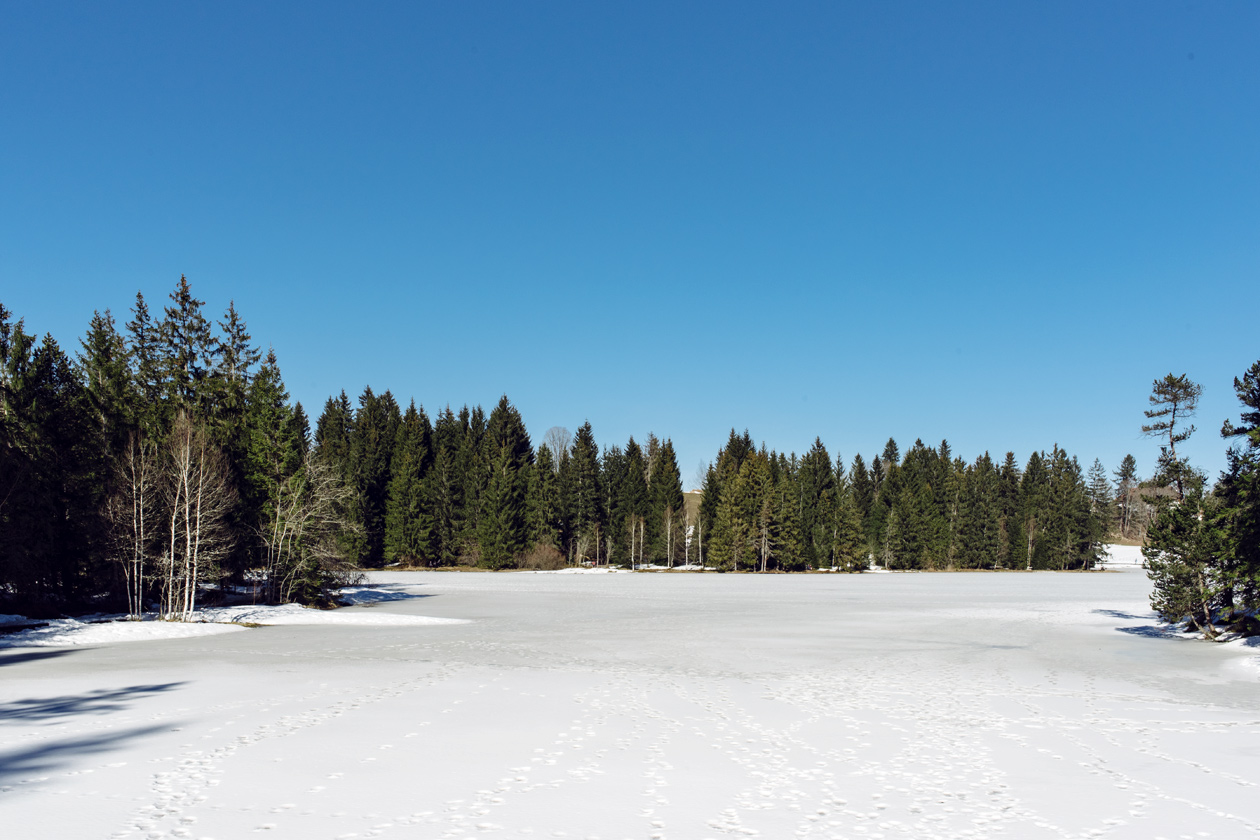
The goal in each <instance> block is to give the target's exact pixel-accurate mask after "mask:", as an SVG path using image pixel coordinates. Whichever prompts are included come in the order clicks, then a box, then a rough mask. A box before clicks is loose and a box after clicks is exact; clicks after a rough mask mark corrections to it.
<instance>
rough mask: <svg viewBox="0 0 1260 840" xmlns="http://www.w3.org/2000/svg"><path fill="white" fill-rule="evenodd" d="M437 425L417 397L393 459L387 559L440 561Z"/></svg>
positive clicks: (424, 562)
mask: <svg viewBox="0 0 1260 840" xmlns="http://www.w3.org/2000/svg"><path fill="white" fill-rule="evenodd" d="M432 467H433V428H432V426H431V425H430V424H429V417H428V415H426V414H425V413H424V410H423V409H419V410H417V409H416V403H415V400H412V401H411V404H410V405H408V406H407V411H406V412H405V413H404V414H403V418H402V422H401V423H400V424H399V426H398V435H397V438H396V439H395V441H394V455H393V459H392V461H391V462H390V479H389V491H388V494H387V496H386V501H385V560H386V561H387V562H390V563H405V564H407V565H413V566H431V565H435V564H436V563H437V562H438V551H437V528H436V522H435V517H434V515H433V506H432V502H431V500H430V497H429V493H428V483H427V480H428V476H429V472H430V470H431V469H432Z"/></svg>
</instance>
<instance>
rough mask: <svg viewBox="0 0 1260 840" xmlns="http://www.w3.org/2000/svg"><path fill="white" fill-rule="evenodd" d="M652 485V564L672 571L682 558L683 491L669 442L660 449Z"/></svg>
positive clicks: (670, 442)
mask: <svg viewBox="0 0 1260 840" xmlns="http://www.w3.org/2000/svg"><path fill="white" fill-rule="evenodd" d="M655 463H656V466H655V468H654V469H653V471H652V482H651V484H650V485H649V488H648V490H649V495H650V501H651V508H650V522H651V528H650V531H649V533H648V550H649V560H651V561H652V562H662V561H663V562H664V563H665V564H666V565H668V566H670V567H672V566H673V565H674V562H675V561H676V560H678V559H679V557H680V556H681V554H682V541H683V539H684V536H683V533H682V523H683V515H684V511H683V491H682V474H681V473H680V472H679V470H678V458H677V456H676V455H675V454H674V444H673V441H671V440H670V439H669V438H666V439H665V442H664V443H662V444H661V445H660V449H659V450H658V453H657V456H656V459H655Z"/></svg>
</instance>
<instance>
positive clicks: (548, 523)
mask: <svg viewBox="0 0 1260 840" xmlns="http://www.w3.org/2000/svg"><path fill="white" fill-rule="evenodd" d="M534 459H535V460H534V469H533V470H531V471H530V479H529V494H528V497H527V501H526V508H527V509H528V516H529V541H530V542H531V543H532V544H534V545H550V546H554V547H556V548H559V547H560V544H561V540H560V528H561V521H560V476H559V474H558V473H557V472H556V468H555V460H554V456H553V455H552V453H551V447H550V446H548V445H547V444H542V445H540V446H539V447H538V450H537V452H536V454H535V456H534Z"/></svg>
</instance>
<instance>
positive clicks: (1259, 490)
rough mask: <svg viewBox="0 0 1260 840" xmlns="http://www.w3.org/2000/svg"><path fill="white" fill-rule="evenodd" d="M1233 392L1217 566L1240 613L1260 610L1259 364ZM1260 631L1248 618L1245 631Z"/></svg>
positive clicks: (1221, 486) (1236, 382) (1219, 493)
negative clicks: (1237, 414)
mask: <svg viewBox="0 0 1260 840" xmlns="http://www.w3.org/2000/svg"><path fill="white" fill-rule="evenodd" d="M1234 393H1235V395H1236V396H1237V397H1238V401H1239V402H1240V403H1241V404H1242V407H1243V411H1242V414H1241V418H1240V424H1239V425H1237V426H1235V425H1234V424H1233V423H1232V422H1231V421H1229V420H1226V421H1225V423H1224V425H1222V427H1221V436H1222V437H1223V438H1225V439H1226V440H1229V441H1232V442H1233V443H1234V445H1233V446H1231V447H1230V449H1229V450H1228V451H1227V452H1226V469H1225V472H1224V473H1223V474H1222V475H1221V480H1220V482H1219V483H1218V484H1217V488H1216V494H1217V496H1218V497H1219V498H1220V501H1221V517H1222V526H1223V528H1224V529H1225V534H1224V537H1225V551H1224V556H1223V558H1222V566H1223V568H1224V573H1225V577H1226V583H1227V585H1228V587H1229V590H1228V594H1229V603H1227V604H1226V605H1225V606H1227V607H1231V606H1234V605H1235V604H1234V599H1235V597H1237V599H1239V603H1238V604H1237V606H1239V607H1241V608H1242V609H1244V610H1250V611H1254V610H1256V609H1257V608H1260V361H1258V362H1256V363H1255V364H1253V365H1252V366H1251V367H1250V368H1248V369H1247V371H1246V372H1245V373H1244V374H1243V376H1242V378H1241V379H1239V378H1237V377H1235V378H1234ZM1257 630H1260V627H1257V626H1256V624H1255V619H1253V620H1252V625H1251V627H1250V629H1249V630H1248V631H1247V632H1251V633H1255V632H1256V631H1257Z"/></svg>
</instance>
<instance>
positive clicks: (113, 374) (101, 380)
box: [79, 309, 136, 469]
mask: <svg viewBox="0 0 1260 840" xmlns="http://www.w3.org/2000/svg"><path fill="white" fill-rule="evenodd" d="M80 344H81V346H82V350H81V352H80V353H79V372H80V376H81V378H82V382H83V385H84V387H85V394H84V396H85V397H86V399H87V404H88V407H89V408H90V410H91V413H92V420H93V426H94V427H95V432H96V439H97V444H96V446H97V447H98V449H99V451H100V453H101V457H102V459H103V460H102V464H101V469H105V467H106V465H107V464H108V463H109V462H111V461H112V460H113V459H114V458H115V457H116V455H117V454H118V453H119V452H121V451H122V450H123V448H124V447H125V446H126V442H127V437H128V435H129V434H130V432H131V429H132V424H133V418H132V414H133V411H134V406H135V403H136V395H135V386H134V384H133V382H132V379H131V367H130V361H131V359H130V355H129V353H128V352H127V342H126V340H125V339H124V338H123V337H122V335H120V334H119V332H118V329H117V327H116V326H115V324H114V318H113V316H112V315H110V313H109V310H108V309H107V310H105V314H104V315H102V314H101V313H99V312H94V313H93V314H92V322H91V324H90V325H89V326H88V333H87V336H85V337H84V338H83V339H82V341H81V342H80Z"/></svg>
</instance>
